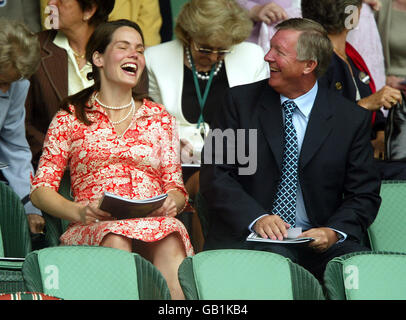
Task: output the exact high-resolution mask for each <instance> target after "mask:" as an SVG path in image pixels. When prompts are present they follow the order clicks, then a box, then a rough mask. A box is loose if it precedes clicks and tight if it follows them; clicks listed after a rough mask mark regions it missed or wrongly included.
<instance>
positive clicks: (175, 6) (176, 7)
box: [170, 0, 189, 39]
mask: <svg viewBox="0 0 406 320" xmlns="http://www.w3.org/2000/svg"><path fill="white" fill-rule="evenodd" d="M170 2H171V12H172V26H173V28H175V25H176V19H177V18H178V15H179V12H180V11H181V10H182V7H183V5H184V4H185V3H186V2H189V0H176V1H174V0H171V1H170ZM173 38H174V39H175V34H174V35H173Z"/></svg>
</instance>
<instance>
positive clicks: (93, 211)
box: [79, 205, 111, 224]
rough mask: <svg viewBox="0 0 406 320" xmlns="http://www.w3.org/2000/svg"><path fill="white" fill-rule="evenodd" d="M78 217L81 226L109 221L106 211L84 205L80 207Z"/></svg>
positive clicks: (109, 217)
mask: <svg viewBox="0 0 406 320" xmlns="http://www.w3.org/2000/svg"><path fill="white" fill-rule="evenodd" d="M79 217H80V221H81V222H82V223H83V224H89V223H94V222H99V221H103V220H110V219H111V214H110V213H108V212H106V211H103V210H100V209H99V208H97V207H95V206H93V205H86V206H82V207H81V208H80V209H79Z"/></svg>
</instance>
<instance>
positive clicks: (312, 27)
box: [276, 18, 333, 78]
mask: <svg viewBox="0 0 406 320" xmlns="http://www.w3.org/2000/svg"><path fill="white" fill-rule="evenodd" d="M276 29H277V31H279V30H296V31H300V32H301V34H300V36H299V39H298V42H297V45H296V53H297V60H299V61H305V60H313V61H316V62H317V66H316V68H315V70H314V72H315V74H316V77H317V78H320V77H321V76H322V75H323V74H324V72H326V70H327V68H328V66H329V65H330V61H331V57H332V55H333V45H332V43H331V41H330V39H329V38H328V34H327V31H326V30H325V29H324V28H323V26H322V25H321V24H319V23H317V22H315V21H313V20H310V19H303V18H293V19H288V20H285V21H283V22H281V23H279V24H278V25H277V26H276Z"/></svg>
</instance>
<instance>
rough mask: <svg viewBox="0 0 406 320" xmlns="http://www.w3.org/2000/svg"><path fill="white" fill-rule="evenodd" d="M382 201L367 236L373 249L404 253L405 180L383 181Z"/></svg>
mask: <svg viewBox="0 0 406 320" xmlns="http://www.w3.org/2000/svg"><path fill="white" fill-rule="evenodd" d="M380 195H381V197H382V203H381V206H380V208H379V212H378V215H377V217H376V219H375V221H374V222H373V224H372V225H371V226H370V227H369V228H368V236H369V241H370V244H371V249H372V250H373V251H394V252H404V253H406V245H405V243H406V233H405V232H404V230H405V229H406V181H383V182H382V185H381V192H380Z"/></svg>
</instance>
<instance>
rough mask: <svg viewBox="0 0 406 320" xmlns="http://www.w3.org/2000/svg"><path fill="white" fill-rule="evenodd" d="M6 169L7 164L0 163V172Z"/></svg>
mask: <svg viewBox="0 0 406 320" xmlns="http://www.w3.org/2000/svg"><path fill="white" fill-rule="evenodd" d="M7 167H8V164H7V163H4V162H1V161H0V170H1V169H5V168H7Z"/></svg>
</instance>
